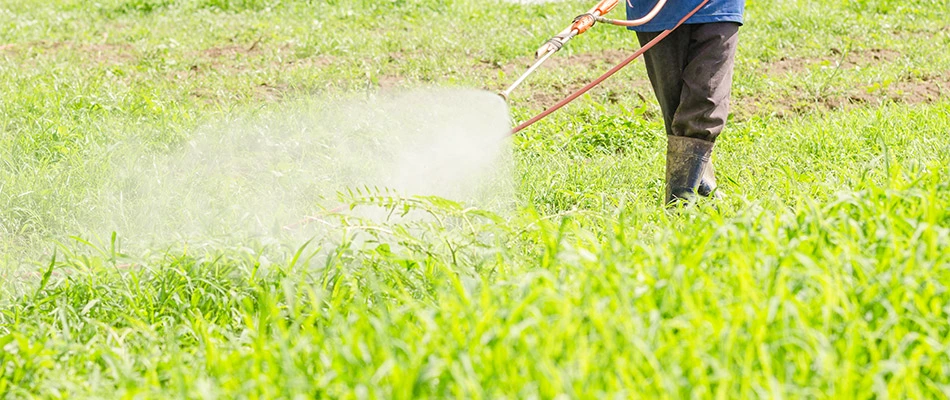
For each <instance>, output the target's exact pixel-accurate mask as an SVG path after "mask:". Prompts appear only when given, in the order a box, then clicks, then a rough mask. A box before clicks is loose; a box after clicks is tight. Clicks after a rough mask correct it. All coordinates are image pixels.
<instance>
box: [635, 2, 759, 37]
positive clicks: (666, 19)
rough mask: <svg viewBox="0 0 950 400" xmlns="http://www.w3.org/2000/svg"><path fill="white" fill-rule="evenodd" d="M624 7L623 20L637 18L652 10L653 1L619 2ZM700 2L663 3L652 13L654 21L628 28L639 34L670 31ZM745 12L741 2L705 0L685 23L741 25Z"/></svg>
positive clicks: (743, 3)
mask: <svg viewBox="0 0 950 400" xmlns="http://www.w3.org/2000/svg"><path fill="white" fill-rule="evenodd" d="M620 1H623V2H624V3H626V4H627V19H628V20H631V19H638V18H642V17H643V16H644V15H647V13H649V12H650V10H652V9H653V6H655V5H656V3H657V0H620ZM700 2H702V0H667V1H666V6H664V7H663V9H662V10H660V12H659V13H657V14H656V18H653V20H652V21H650V22H647V23H646V24H645V25H640V26H634V27H630V28H628V29H630V30H634V31H639V32H659V31H663V30H667V29H672V28H673V27H674V26H676V23H677V22H679V21H680V19H682V18H683V17H685V16H686V14H689V12H690V11H693V9H694V8H696V6H698V5H699V3H700ZM744 10H745V0H709V3H707V4H706V6H705V7H703V8H701V9H700V10H699V11H697V12H696V14H694V15H693V17H692V18H690V19H688V20H686V23H687V24H705V23H710V22H737V23H739V24H741V23H742V12H743V11H744Z"/></svg>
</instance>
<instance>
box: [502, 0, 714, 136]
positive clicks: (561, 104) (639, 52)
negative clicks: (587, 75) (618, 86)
mask: <svg viewBox="0 0 950 400" xmlns="http://www.w3.org/2000/svg"><path fill="white" fill-rule="evenodd" d="M708 2H709V0H703V1H702V3H699V5H698V6H696V8H694V9H693V11H690V12H689V14H686V16H684V17H683V18H682V19H680V21H679V22H677V23H676V25H675V26H674V27H673V28H672V29H667V30H665V31H663V32H660V34H659V35H657V37H655V38H653V40H651V41H650V42H648V43H647V44H645V45H643V47H640V48H639V49H638V50H637V51H636V52H634V53H633V54H632V55H631V56H630V57H627V59H625V60H623V61H621V62H620V64H617V65H616V66H614V67H613V68H611V69H610V70H609V71H607V72H605V73H604V74H603V75H601V76H600V77H598V78H597V79H594V80H593V81H592V82H591V83H588V84H587V85H586V86H584V87H582V88H580V89H579V90H578V91H576V92H574V93H572V94H571V95H570V96H567V97H565V98H564V99H563V100H561V101H559V102H557V104H555V105H553V106H551V107H549V108H548V109H547V110H544V111H542V112H541V113H540V114H538V115H535V116H534V117H532V118H531V119H529V120H527V121H525V122H523V123H522V124H521V125H518V126H516V127H515V128H514V129H512V130H511V135H514V134H516V133H518V132H520V131H521V130H522V129H524V128H527V127H529V126H531V125H532V124H534V123H535V122H538V121H540V120H541V119H543V118H544V117H547V116H548V115H550V114H551V113H553V112H555V111H557V110H559V109H560V108H561V107H564V106H565V105H567V103H570V102H572V101H574V99H576V98H578V97H580V96H581V95H582V94H584V93H587V91H589V90H591V89H592V88H593V87H594V86H597V85H599V84H600V83H601V82H603V81H604V80H605V79H607V78H609V77H610V76H612V75H613V74H615V73H617V71H620V70H621V69H623V67H626V66H627V64H630V63H631V62H633V60H636V59H637V57H640V56H641V55H642V54H643V53H645V52H646V51H647V50H650V48H652V47H653V46H655V45H656V44H657V43H659V42H660V41H661V40H663V39H664V38H665V37H667V36H669V34H670V32H673V31H674V30H676V28H679V27H680V25H683V23H684V22H686V20H688V19H689V18H690V17H692V16H693V14H696V13H697V12H698V11H699V10H700V9H701V8H703V6H705V5H706V3H708Z"/></svg>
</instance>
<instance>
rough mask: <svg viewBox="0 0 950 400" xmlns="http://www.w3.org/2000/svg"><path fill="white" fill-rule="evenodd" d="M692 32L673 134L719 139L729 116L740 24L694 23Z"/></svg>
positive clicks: (706, 139)
mask: <svg viewBox="0 0 950 400" xmlns="http://www.w3.org/2000/svg"><path fill="white" fill-rule="evenodd" d="M690 33H691V35H690V41H689V50H688V51H687V53H686V54H687V55H686V63H685V65H684V67H683V72H682V79H683V80H682V92H681V94H680V102H679V106H678V107H677V108H676V112H675V113H674V115H673V122H672V128H673V129H672V130H673V135H675V136H687V137H692V138H697V139H702V140H705V141H709V142H715V141H716V138H717V137H718V136H719V134H720V133H721V132H722V129H723V128H724V127H725V126H726V118H727V117H728V116H729V94H730V92H731V89H732V71H733V66H734V64H735V54H736V45H737V44H738V41H739V24H736V23H732V22H723V23H714V24H701V25H694V26H693V29H692V30H691V32H690Z"/></svg>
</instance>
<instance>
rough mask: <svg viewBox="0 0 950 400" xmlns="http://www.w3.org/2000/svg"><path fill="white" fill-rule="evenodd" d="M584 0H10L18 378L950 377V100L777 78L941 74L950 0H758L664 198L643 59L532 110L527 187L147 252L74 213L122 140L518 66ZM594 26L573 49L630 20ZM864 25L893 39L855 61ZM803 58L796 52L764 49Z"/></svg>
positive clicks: (1, 268) (329, 383)
mask: <svg viewBox="0 0 950 400" xmlns="http://www.w3.org/2000/svg"><path fill="white" fill-rule="evenodd" d="M587 6H588V5H587V4H585V2H578V1H570V2H558V3H552V4H544V5H530V6H529V5H513V4H507V3H505V4H501V3H486V2H482V1H466V0H455V1H428V0H427V1H416V2H410V1H386V2H379V1H372V2H369V1H330V2H286V1H285V2H268V1H207V0H168V1H145V0H135V1H126V0H106V1H99V2H95V3H88V2H77V1H67V0H59V1H53V2H37V1H22V0H21V1H11V2H6V3H5V4H3V5H0V49H2V50H0V121H2V122H0V161H2V162H0V246H2V247H0V252H2V253H3V254H4V256H3V257H2V258H0V260H2V262H0V349H2V351H0V393H2V394H3V395H4V396H6V397H10V398H29V397H38V398H169V397H171V398H230V397H237V398H312V397H316V398H411V397H423V398H427V397H435V398H724V399H726V398H833V399H839V398H947V397H950V378H948V377H950V371H948V370H947V368H948V365H950V359H948V358H950V357H948V354H950V352H948V349H950V341H948V337H950V335H948V333H950V317H948V313H950V306H948V304H950V293H948V290H947V287H946V284H945V282H948V281H950V256H948V255H947V254H948V252H947V250H946V249H947V248H948V247H950V183H948V182H950V179H948V177H950V168H948V167H947V166H948V165H950V164H948V163H950V152H948V151H947V150H948V149H950V135H948V133H950V116H948V115H950V101H948V99H947V97H946V96H945V95H944V96H943V97H941V98H938V99H932V100H929V101H926V102H923V103H914V104H908V103H905V102H901V101H899V100H898V101H895V100H892V99H887V98H880V99H873V100H872V101H867V102H858V103H854V104H848V105H846V106H843V107H840V108H834V109H828V108H820V107H819V108H805V109H804V110H805V112H799V113H793V114H792V115H779V114H777V113H775V112H773V111H772V109H770V108H769V107H768V104H773V103H769V102H774V101H776V99H777V98H778V99H780V98H781V97H783V96H802V93H804V94H805V96H806V97H803V98H800V99H798V101H799V102H801V103H804V104H811V103H813V102H817V101H820V100H821V99H823V98H827V97H828V96H840V95H847V94H848V93H850V92H849V90H854V89H855V88H857V89H862V88H866V87H872V86H873V85H874V84H875V83H876V84H878V87H880V86H881V85H883V84H884V83H885V82H891V81H893V82H917V83H920V82H924V83H923V84H926V82H933V84H935V85H942V84H943V83H941V82H943V81H940V80H939V78H938V77H939V76H940V74H942V73H944V72H946V71H947V70H950V58H948V56H947V53H946V51H945V48H946V45H947V44H950V35H948V33H950V32H948V31H947V30H946V26H945V25H946V21H947V13H948V11H947V10H948V8H947V7H944V6H945V4H943V3H942V2H940V1H925V0H918V1H904V2H896V1H845V2H836V3H829V2H818V1H799V2H774V1H763V2H750V3H749V4H748V6H749V10H748V16H747V17H748V23H747V25H746V26H745V27H743V28H742V32H743V33H742V35H743V36H742V39H741V43H742V44H741V46H742V48H741V49H740V58H739V66H738V70H737V77H736V86H735V93H736V96H735V97H736V100H735V103H736V107H737V109H740V110H741V109H742V108H743V107H745V108H746V110H745V111H746V112H745V113H743V114H741V115H742V117H741V118H736V119H735V121H733V123H731V124H730V127H729V129H728V130H727V132H726V133H725V134H724V135H723V137H722V139H721V140H720V142H719V143H718V144H717V150H716V156H717V157H718V158H717V159H716V162H717V167H718V168H719V171H720V180H721V184H722V189H723V191H724V192H726V193H727V194H728V195H729V196H728V197H727V198H726V200H724V201H721V202H717V203H700V204H698V205H697V206H696V207H690V208H685V209H678V210H672V211H671V210H667V209H665V208H664V207H662V206H661V205H660V204H659V203H660V193H661V190H662V168H663V164H662V163H663V156H662V154H663V153H662V150H663V146H664V141H663V137H662V132H661V131H662V125H661V122H660V121H659V118H658V109H657V108H656V106H654V105H653V104H652V102H651V99H652V98H651V97H649V96H650V93H649V92H642V91H640V92H638V90H639V89H637V88H636V87H634V86H635V85H634V84H633V83H631V82H640V83H642V82H643V79H644V73H643V71H642V70H640V69H636V68H635V69H631V70H629V71H625V72H623V73H622V76H620V77H618V78H616V79H614V80H613V81H609V82H608V83H606V84H605V85H606V86H605V87H603V88H601V89H598V91H595V92H593V93H592V94H591V95H590V96H587V97H585V98H583V99H581V100H579V101H578V102H577V103H575V104H572V105H571V106H569V107H568V108H566V109H565V110H563V111H562V112H560V113H558V114H555V115H553V116H552V117H550V118H549V119H547V120H545V121H542V122H541V123H539V124H538V125H536V126H535V127H533V128H532V129H531V130H529V131H526V132H524V134H523V135H521V136H519V137H517V138H515V140H514V147H515V156H516V159H517V162H516V167H517V168H516V171H517V177H518V182H519V187H518V193H519V194H518V208H517V210H515V211H513V212H511V213H510V214H500V213H493V212H490V211H487V210H481V209H478V208H477V207H471V206H470V205H466V204H457V203H454V202H452V201H449V200H445V199H439V198H434V197H416V198H402V197H397V196H394V195H392V194H391V193H389V192H385V191H380V192H376V191H369V192H368V193H367V192H366V191H359V192H348V193H345V194H344V195H342V196H341V199H340V203H341V204H344V205H347V206H349V207H348V208H349V209H351V210H353V212H344V213H330V214H328V215H324V216H321V220H320V221H316V222H313V223H312V225H310V226H309V227H310V228H313V229H314V232H313V234H312V235H313V237H312V239H310V240H309V241H306V242H304V241H278V240H270V239H267V238H264V239H260V240H258V241H242V242H238V243H235V242H234V241H228V240H223V239H220V238H209V239H207V240H205V241H200V242H196V241H192V242H184V243H173V244H170V245H167V244H166V245H163V246H156V247H154V248H151V249H148V250H145V251H141V250H139V249H135V250H131V249H129V248H128V247H126V246H125V245H124V243H125V240H126V238H124V237H122V236H121V235H118V236H117V235H114V236H112V237H106V238H91V237H84V236H81V235H80V236H77V235H76V232H74V231H71V230H70V227H71V226H74V225H75V223H76V219H75V215H76V213H77V210H82V209H84V208H88V207H93V206H95V202H94V196H92V194H94V193H95V190H96V189H97V188H99V187H101V186H102V185H104V182H103V180H104V178H103V176H105V175H106V172H107V171H108V169H109V168H111V166H112V163H113V162H114V161H116V160H118V159H121V155H117V154H115V151H116V149H118V148H121V147H120V146H119V144H121V143H123V142H125V141H130V140H135V141H137V143H142V144H143V146H144V147H145V148H146V149H148V151H149V152H150V154H156V155H161V154H175V152H176V151H179V150H180V148H181V146H182V145H183V143H184V142H185V141H187V140H188V139H189V138H190V137H191V136H192V135H193V134H194V133H195V131H196V128H197V127H198V126H201V125H202V124H205V123H207V122H209V121H219V120H228V119H236V118H238V116H242V115H247V114H254V113H257V112H267V111H268V110H273V109H279V108H280V107H281V106H282V104H286V101H285V100H286V99H285V97H287V98H300V97H303V98H305V97H307V96H311V95H314V94H317V95H320V96H325V97H329V98H331V99H333V98H336V97H342V96H344V95H354V94H360V93H363V94H365V93H369V95H372V94H374V93H376V92H378V91H380V90H383V91H385V90H389V89H392V87H396V88H400V87H417V86H423V85H429V84H435V85H445V86H476V87H483V88H486V89H492V90H496V89H498V88H499V87H500V86H502V85H504V83H508V82H509V81H510V79H511V74H512V73H517V72H520V70H519V69H518V68H520V66H521V65H522V64H524V63H525V61H526V60H527V58H525V56H524V55H525V54H528V53H530V52H531V51H532V50H533V47H534V46H536V45H537V44H539V43H540V42H541V41H543V40H544V39H545V37H544V36H545V35H547V34H550V33H553V32H555V31H556V30H557V29H558V28H560V27H561V25H563V24H564V23H565V21H566V20H569V19H570V18H571V17H573V16H574V14H576V11H579V10H582V9H585V7H587ZM598 28H600V27H598ZM588 35H589V36H588V37H585V38H582V39H583V40H581V39H579V40H578V41H577V42H576V43H572V44H571V47H570V48H569V49H567V51H566V52H565V54H563V56H564V57H562V59H569V58H568V57H569V56H578V55H584V54H594V55H596V54H606V52H608V51H616V50H618V49H628V48H632V47H634V45H633V44H634V41H635V39H634V38H633V37H632V36H631V35H630V34H629V33H628V32H625V31H621V30H610V29H606V28H605V29H598V30H594V31H592V32H590V33H588ZM832 48H834V49H836V51H837V52H835V51H832ZM849 49H850V50H862V49H863V50H870V49H884V50H888V51H893V52H895V53H896V55H894V56H892V58H891V59H889V60H885V61H881V62H873V63H863V64H860V65H857V66H849V67H841V68H836V67H835V66H834V65H833V64H831V62H832V61H830V58H829V57H831V56H833V55H839V56H840V54H842V52H844V51H847V50H849ZM888 54H890V53H888ZM789 59H792V60H802V65H803V67H801V68H798V69H790V70H788V71H783V72H782V73H781V74H776V73H775V72H774V71H772V70H770V69H769V68H770V67H771V66H772V65H774V64H775V63H777V62H780V60H789ZM808 61H813V62H808ZM564 62H565V64H563V65H562V68H558V69H545V70H542V71H541V72H539V74H538V76H537V77H535V78H533V80H532V81H531V82H529V83H528V84H527V85H526V86H525V87H524V88H523V89H522V90H523V92H520V93H519V94H518V95H517V96H516V97H515V98H514V99H513V104H514V107H513V110H512V112H513V115H514V117H515V118H516V119H522V118H523V117H525V116H527V115H529V114H531V113H533V112H536V111H538V110H539V109H540V108H541V107H542V106H543V105H544V104H541V103H543V102H542V101H537V100H536V99H534V98H533V97H532V95H539V96H542V95H543V96H556V95H558V94H560V93H561V91H564V90H566V89H567V88H570V87H573V85H575V84H576V83H577V82H579V81H583V80H585V79H589V78H590V77H592V76H593V75H594V74H595V73H596V72H597V71H595V70H594V68H590V66H589V65H584V64H571V63H570V62H568V61H564ZM495 64H497V65H499V66H502V67H495V66H494V65H495ZM508 65H512V66H513V67H510V69H505V68H506V67H505V66H508ZM512 71H514V72H512ZM924 78H926V79H924ZM928 79H929V80H928ZM387 85H388V86H387ZM862 90H863V89H862ZM637 93H640V95H644V96H646V97H645V98H644V99H640V97H639V96H638V95H637ZM763 104H764V105H763ZM345 208H346V207H345ZM380 210H383V211H384V212H378V211H380ZM363 211H366V212H365V213H363ZM361 215H373V216H376V215H386V216H388V217H386V218H369V217H360V216H361Z"/></svg>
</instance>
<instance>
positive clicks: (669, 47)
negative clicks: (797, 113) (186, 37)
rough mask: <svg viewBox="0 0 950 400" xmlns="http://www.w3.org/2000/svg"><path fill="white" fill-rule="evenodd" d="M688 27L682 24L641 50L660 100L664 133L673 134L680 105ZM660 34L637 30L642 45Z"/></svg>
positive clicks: (651, 82) (657, 97)
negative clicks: (651, 45)
mask: <svg viewBox="0 0 950 400" xmlns="http://www.w3.org/2000/svg"><path fill="white" fill-rule="evenodd" d="M691 30H692V26H691V25H683V26H681V27H680V29H677V30H675V31H673V32H672V33H670V35H669V36H667V37H666V38H665V39H663V40H661V41H660V42H659V43H657V44H656V46H653V48H651V49H650V50H648V51H647V52H646V53H643V61H644V64H646V67H647V76H649V78H650V84H651V85H652V86H653V94H654V95H656V100H657V102H659V103H660V111H661V112H662V113H663V122H664V123H665V126H666V134H667V135H673V116H674V115H675V114H676V109H677V108H679V104H680V96H681V95H682V93H683V71H684V70H685V69H686V60H687V58H686V56H687V52H688V50H689V42H690V39H689V37H690V31H691ZM659 34H660V32H637V38H638V39H639V40H640V45H641V46H644V45H646V44H647V43H648V42H649V41H651V40H653V39H654V38H656V37H657V36H658V35H659Z"/></svg>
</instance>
